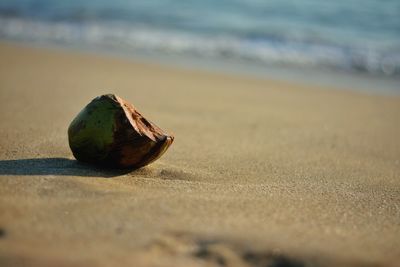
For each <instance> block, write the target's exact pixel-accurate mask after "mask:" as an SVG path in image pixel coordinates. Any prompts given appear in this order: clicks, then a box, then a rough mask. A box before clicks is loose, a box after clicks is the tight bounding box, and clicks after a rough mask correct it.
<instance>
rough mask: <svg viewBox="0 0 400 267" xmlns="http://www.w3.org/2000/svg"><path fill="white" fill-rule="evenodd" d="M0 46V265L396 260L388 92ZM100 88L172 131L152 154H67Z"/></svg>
mask: <svg viewBox="0 0 400 267" xmlns="http://www.w3.org/2000/svg"><path fill="white" fill-rule="evenodd" d="M0 58H1V60H0V123H1V124H0V266H178V267H179V266H396V264H398V262H399V261H400V97H395V96H392V97H389V96H378V95H367V94H361V93H356V92H349V91H341V90H335V89H330V88H319V87H315V86H314V87H312V86H306V85H300V84H293V83H286V82H278V81H267V80H261V79H254V78H246V77H235V76H230V75H224V74H215V73H208V72H205V71H194V70H182V69H175V68H172V67H165V66H158V65H154V64H146V63H138V62H132V61H129V60H123V59H116V58H111V57H106V56H95V55H85V54H79V53H72V52H65V51H56V50H46V49H37V48H26V47H23V46H17V45H11V44H5V43H3V44H0ZM104 93H115V94H117V95H120V96H121V97H123V98H124V99H126V100H128V101H130V102H131V103H133V104H134V105H135V106H136V107H137V108H138V109H139V111H141V113H142V114H143V115H144V116H146V117H147V118H148V119H150V120H151V121H153V122H155V123H156V124H157V125H158V126H160V127H161V128H163V129H164V130H166V131H167V132H172V133H173V134H174V135H175V141H174V144H173V145H172V146H171V148H170V149H169V150H168V151H167V153H166V154H165V155H164V156H163V157H162V158H161V159H160V160H158V161H157V162H155V163H153V164H151V165H150V166H148V167H145V168H142V169H139V170H137V171H133V172H128V173H126V172H121V171H110V170H101V169H97V168H93V167H91V166H87V165H83V164H80V163H78V162H76V161H75V160H74V159H73V157H72V154H71V152H70V149H69V147H68V141H67V128H68V125H69V123H70V122H71V120H72V119H73V118H74V116H75V115H76V114H77V113H78V112H79V111H80V110H81V109H82V108H83V107H84V106H85V105H86V104H87V103H88V102H89V101H90V100H91V99H92V98H94V97H95V96H98V95H101V94H104ZM268 264H269V265H268ZM273 264H275V265H273Z"/></svg>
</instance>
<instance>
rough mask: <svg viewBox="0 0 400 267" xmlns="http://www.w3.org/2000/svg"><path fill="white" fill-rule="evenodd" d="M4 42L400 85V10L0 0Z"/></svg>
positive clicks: (163, 0) (348, 3) (327, 4)
mask: <svg viewBox="0 0 400 267" xmlns="http://www.w3.org/2000/svg"><path fill="white" fill-rule="evenodd" d="M0 39H4V40H11V41H22V42H28V43H36V44H58V45H66V46H68V45H73V46H77V47H78V46H82V47H89V48H94V49H100V50H101V49H103V50H104V49H105V50H107V49H110V50H113V51H119V52H124V53H128V54H132V55H135V54H140V53H148V54H152V53H154V54H160V55H176V56H183V57H191V58H194V59H196V58H199V59H202V60H204V59H207V58H210V59H212V60H214V61H215V60H216V61H218V60H220V61H221V62H223V61H227V62H235V61H237V62H244V63H250V64H256V65H257V66H260V65H265V66H289V67H295V68H296V67H299V66H300V67H301V68H303V67H306V68H308V69H315V70H321V69H326V70H328V71H339V72H346V73H363V74H366V75H369V76H370V75H372V76H378V77H391V78H393V79H395V80H397V79H400V1H399V0H336V1H321V0H269V1H268V0H202V1H195V0H185V1H179V0H146V1H125V0H113V1H107V0H90V1H82V0H69V1H66V0H65V1H62V0H59V1H57V0H0Z"/></svg>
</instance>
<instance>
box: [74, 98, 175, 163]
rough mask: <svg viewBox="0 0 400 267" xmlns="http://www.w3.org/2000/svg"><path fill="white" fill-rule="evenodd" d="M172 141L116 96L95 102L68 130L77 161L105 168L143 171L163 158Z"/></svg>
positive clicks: (172, 138)
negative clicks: (141, 169)
mask: <svg viewBox="0 0 400 267" xmlns="http://www.w3.org/2000/svg"><path fill="white" fill-rule="evenodd" d="M173 140H174V137H173V136H172V135H168V134H167V133H165V132H164V131H163V130H161V129H160V128H159V127H157V126H156V125H155V124H153V123H152V122H150V121H148V120H147V119H145V118H144V117H143V116H142V115H141V114H140V113H139V112H138V111H137V110H136V109H135V108H134V106H133V105H132V104H130V103H128V102H126V101H125V100H123V99H122V98H120V97H118V96H116V95H113V94H108V95H102V96H99V97H96V98H95V99H93V100H92V102H90V103H89V104H88V105H87V106H86V107H85V108H84V109H83V110H82V111H81V112H80V113H79V114H78V115H77V116H76V117H75V119H74V120H73V121H72V122H71V124H70V126H69V128H68V141H69V146H70V148H71V150H72V153H73V154H74V157H75V158H76V159H77V160H79V161H82V162H87V163H92V164H96V165H99V166H104V167H114V168H134V169H136V168H140V167H143V166H145V165H147V164H149V163H151V162H153V161H155V160H156V159H158V158H159V157H161V156H162V155H163V154H164V152H165V151H166V150H167V149H168V147H169V146H170V145H171V144H172V142H173Z"/></svg>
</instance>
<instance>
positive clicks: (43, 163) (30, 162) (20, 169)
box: [0, 158, 133, 178]
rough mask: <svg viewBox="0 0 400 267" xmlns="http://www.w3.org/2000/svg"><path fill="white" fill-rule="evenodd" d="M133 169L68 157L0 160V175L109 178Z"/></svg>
mask: <svg viewBox="0 0 400 267" xmlns="http://www.w3.org/2000/svg"><path fill="white" fill-rule="evenodd" d="M131 171H133V169H122V170H117V169H108V168H100V167H96V166H93V165H89V164H85V163H81V162H78V161H77V160H73V159H68V158H30V159H16V160H0V175H27V176H28V175H62V176H82V177H104V178H111V177H115V176H119V175H123V174H127V173H129V172H131Z"/></svg>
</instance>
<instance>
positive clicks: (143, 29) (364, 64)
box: [0, 18, 400, 76]
mask: <svg viewBox="0 0 400 267" xmlns="http://www.w3.org/2000/svg"><path fill="white" fill-rule="evenodd" d="M0 37H1V38H3V39H10V40H20V41H28V42H47V43H61V44H73V45H78V46H79V45H84V46H92V47H96V48H112V49H116V50H120V51H130V50H135V51H146V52H152V51H155V52H161V53H166V54H180V55H182V54H183V55H185V54H189V55H191V56H199V57H212V58H214V59H218V58H220V59H224V58H229V59H233V60H235V59H236V60H242V61H248V62H257V63H261V64H283V65H285V64H287V65H298V66H308V67H318V68H319V67H326V68H333V69H344V70H353V71H361V72H368V73H375V74H383V75H389V76H393V75H395V76H397V75H399V74H400V53H399V52H398V51H394V52H391V53H388V52H387V51H384V52H382V51H379V50H377V49H374V48H369V47H343V46H337V45H331V44H325V43H310V42H307V43H305V42H300V41H296V40H284V39H282V40H274V39H268V38H264V39H251V38H240V37H238V36H235V35H228V34H215V33H202V34H199V33H197V34H194V33H191V32H184V31H178V30H170V29H169V30H166V29H160V28H158V29H157V28H154V27H153V28H150V27H148V26H143V25H134V24H127V23H125V24H124V23H115V22H114V23H98V22H97V23H95V22H84V23H82V22H79V23H78V22H65V21H64V22H48V21H40V20H30V19H21V18H0Z"/></svg>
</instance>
